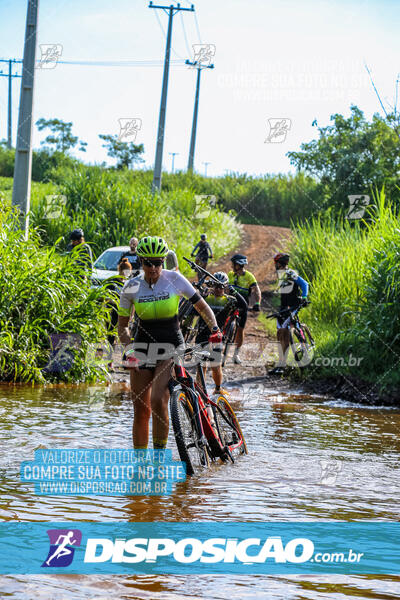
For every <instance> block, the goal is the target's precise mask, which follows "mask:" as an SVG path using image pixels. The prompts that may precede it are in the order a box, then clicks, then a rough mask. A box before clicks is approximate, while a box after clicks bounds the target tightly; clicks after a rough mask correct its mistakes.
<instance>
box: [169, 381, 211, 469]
mask: <svg viewBox="0 0 400 600" xmlns="http://www.w3.org/2000/svg"><path fill="white" fill-rule="evenodd" d="M170 410H171V421H172V427H173V430H174V435H175V441H176V446H177V448H178V452H179V456H180V459H181V460H182V461H183V462H184V463H186V474H187V475H194V473H195V472H196V471H199V470H200V469H204V468H205V467H208V466H209V459H208V454H207V450H206V448H205V447H204V446H201V445H200V443H199V434H198V431H197V427H196V421H195V418H194V412H193V408H192V405H191V403H190V400H189V399H188V398H187V396H186V394H185V392H184V391H182V390H181V389H180V388H178V389H175V390H174V391H173V392H172V394H171V398H170Z"/></svg>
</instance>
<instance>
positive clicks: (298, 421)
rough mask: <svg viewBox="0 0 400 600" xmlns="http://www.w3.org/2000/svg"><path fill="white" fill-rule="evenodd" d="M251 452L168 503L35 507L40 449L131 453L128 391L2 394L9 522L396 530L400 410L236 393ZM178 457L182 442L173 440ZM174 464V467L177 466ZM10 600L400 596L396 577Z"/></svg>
mask: <svg viewBox="0 0 400 600" xmlns="http://www.w3.org/2000/svg"><path fill="white" fill-rule="evenodd" d="M231 396H232V400H233V402H232V404H233V406H234V408H235V410H236V412H237V415H238V417H239V420H240V422H241V424H242V429H243V431H244V434H245V436H246V439H247V443H248V446H249V455H248V456H245V457H242V458H240V459H239V460H238V461H236V463H235V464H233V465H229V464H228V465H214V466H212V467H211V468H210V470H209V471H207V472H206V473H203V474H202V475H201V476H199V477H194V478H192V479H191V480H190V481H188V482H185V483H183V484H179V485H178V486H177V487H176V488H175V490H174V493H173V494H172V495H171V496H166V497H151V498H147V497H130V498H127V497H120V498H116V497H109V498H107V497H104V496H103V497H97V498H96V497H93V496H89V497H86V498H84V499H82V498H75V497H68V498H62V497H56V496H49V497H46V496H34V494H33V487H32V486H31V485H28V484H23V483H20V481H19V464H20V462H21V461H22V460H32V459H33V453H34V450H35V449H37V448H39V447H49V448H98V447H114V448H122V447H126V448H129V447H130V444H131V439H130V435H131V420H132V408H131V404H130V400H129V396H128V393H127V390H126V388H124V387H123V384H122V385H121V384H113V385H111V386H108V387H100V386H97V387H87V386H82V387H79V386H78V387H73V388H72V387H53V388H51V387H50V388H29V387H15V388H13V387H8V386H2V387H0V419H1V433H0V449H1V452H0V491H1V493H0V498H1V499H0V519H1V520H6V521H13V520H15V521H102V522H109V521H114V520H118V521H313V520H323V521H327V520H334V519H339V520H345V521H353V520H386V521H398V520H399V518H400V506H399V501H398V490H399V484H400V469H399V461H398V457H399V452H400V440H399V430H400V411H398V410H393V409H385V408H382V407H380V408H379V407H377V408H368V409H367V408H359V407H356V406H354V405H351V404H345V403H343V402H340V401H333V400H332V401H329V400H327V399H319V398H317V397H312V398H310V397H306V396H303V395H301V394H300V393H290V394H288V393H283V392H282V391H280V390H279V389H276V390H274V389H270V390H268V391H266V390H265V389H263V395H260V391H259V390H258V391H257V389H255V388H254V386H245V387H243V386H242V387H239V388H232V389H231ZM169 447H171V448H173V447H174V443H173V439H170V440H169ZM176 458H177V456H176ZM0 586H1V587H0V589H1V598H15V599H22V598H23V599H25V598H28V599H31V598H32V599H35V600H40V599H45V600H52V599H53V598H54V600H55V599H57V600H75V599H76V600H77V599H79V600H81V599H83V598H96V599H97V600H106V599H107V600H108V599H111V598H121V599H125V598H149V599H150V598H162V599H164V598H166V599H167V598H168V599H175V598H184V599H185V600H189V599H195V598H196V599H197V598H207V599H208V598H209V599H210V600H211V599H215V598H218V599H219V598H220V599H225V598H232V599H236V598H237V599H239V598H240V599H243V598H246V599H250V598H260V599H261V598H276V599H282V600H290V599H309V598H310V599H311V598H312V599H314V598H315V599H321V600H322V599H326V600H331V599H335V598H337V599H338V600H339V599H343V598H354V599H356V598H357V599H358V600H359V599H360V598H379V599H389V598H398V597H399V596H400V577H393V576H381V577H377V576H372V575H371V576H364V577H360V576H358V577H354V576H343V575H340V576H339V575H337V576H322V575H314V576H311V575H308V576H304V575H301V576H300V575H299V576H295V575H292V576H269V577H266V576H238V577H234V576H232V575H229V576H223V575H219V576H215V575H213V576H212V575H209V576H198V575H192V576H190V577H189V576H176V575H174V576H136V577H135V576H125V575H121V576H109V575H107V576H106V575H104V576H84V575H81V576H78V575H69V576H68V575H67V576H60V575H53V576H45V575H30V576H3V577H1V581H0Z"/></svg>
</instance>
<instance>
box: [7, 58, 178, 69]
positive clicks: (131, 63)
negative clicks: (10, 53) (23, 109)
mask: <svg viewBox="0 0 400 600" xmlns="http://www.w3.org/2000/svg"><path fill="white" fill-rule="evenodd" d="M9 60H10V59H8V58H7V59H0V62H7V63H8V62H9ZM12 62H15V63H22V60H19V59H13V61H12ZM40 62H41V61H40V60H37V61H36V63H37V64H39V63H40ZM57 64H62V65H75V66H83V67H160V66H162V65H163V64H164V61H162V60H152V59H148V60H129V59H127V60H58V61H57ZM170 64H171V65H172V66H184V65H185V60H184V59H179V60H171V61H170Z"/></svg>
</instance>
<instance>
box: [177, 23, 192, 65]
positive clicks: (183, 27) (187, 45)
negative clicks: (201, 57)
mask: <svg viewBox="0 0 400 600" xmlns="http://www.w3.org/2000/svg"><path fill="white" fill-rule="evenodd" d="M180 16H181V24H182V30H183V37H184V38H185V44H186V50H187V51H188V55H189V56H191V54H192V51H191V50H190V47H189V43H188V39H187V35H186V29H185V23H184V21H183V16H182V13H181V15H180Z"/></svg>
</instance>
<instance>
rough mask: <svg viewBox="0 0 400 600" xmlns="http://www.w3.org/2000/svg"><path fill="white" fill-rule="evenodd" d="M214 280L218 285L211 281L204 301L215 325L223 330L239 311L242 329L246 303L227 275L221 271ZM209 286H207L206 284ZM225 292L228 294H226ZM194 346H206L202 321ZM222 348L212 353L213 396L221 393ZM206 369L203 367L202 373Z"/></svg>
mask: <svg viewBox="0 0 400 600" xmlns="http://www.w3.org/2000/svg"><path fill="white" fill-rule="evenodd" d="M214 279H217V280H218V283H217V282H215V281H213V282H212V283H211V286H212V291H211V293H209V294H208V295H207V296H206V297H205V301H206V302H207V304H208V306H209V307H210V308H211V310H212V311H213V313H214V314H215V317H216V319H217V324H218V326H219V327H220V329H221V330H223V329H224V325H225V323H226V321H227V319H228V318H229V317H230V316H231V315H232V314H233V313H234V311H235V310H239V313H240V317H239V326H240V327H244V324H245V322H246V315H247V302H246V300H245V299H244V298H243V296H241V295H240V294H239V292H238V291H237V290H235V288H234V287H233V286H230V285H229V280H228V275H227V274H226V273H224V272H223V271H218V273H215V274H214ZM208 285H209V284H208ZM226 291H228V292H229V294H226ZM195 341H196V344H202V345H208V328H207V325H206V323H205V322H204V320H203V319H201V320H200V323H199V326H198V333H197V336H196V340H195ZM221 363H222V346H220V347H219V348H214V351H213V353H212V363H211V364H210V366H211V374H212V378H213V380H214V383H215V390H214V394H218V393H220V392H221V386H222V366H221ZM206 369H207V367H203V371H204V373H205V372H206Z"/></svg>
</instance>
